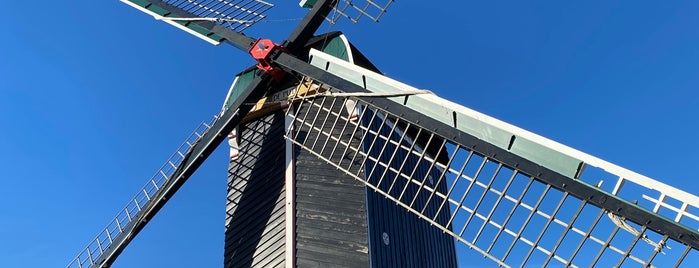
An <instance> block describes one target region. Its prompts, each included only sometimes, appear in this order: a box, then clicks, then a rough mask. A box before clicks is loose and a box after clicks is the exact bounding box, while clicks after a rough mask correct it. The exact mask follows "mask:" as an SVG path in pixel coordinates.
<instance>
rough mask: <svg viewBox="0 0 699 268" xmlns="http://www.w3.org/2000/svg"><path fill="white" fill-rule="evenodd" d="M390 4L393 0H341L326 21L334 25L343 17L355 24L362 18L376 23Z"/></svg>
mask: <svg viewBox="0 0 699 268" xmlns="http://www.w3.org/2000/svg"><path fill="white" fill-rule="evenodd" d="M392 3H393V0H361V1H357V0H341V1H338V3H337V5H336V6H335V9H334V12H331V13H330V15H329V17H328V20H329V21H330V22H331V23H333V24H334V23H335V22H337V20H338V19H340V18H342V17H345V18H347V19H349V20H350V21H352V22H354V23H357V22H358V21H359V19H361V18H362V17H367V18H369V19H371V20H373V21H375V22H378V21H379V19H380V18H381V16H383V14H384V13H386V9H388V6H390V5H391V4H392Z"/></svg>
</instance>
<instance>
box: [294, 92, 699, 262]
mask: <svg viewBox="0 0 699 268" xmlns="http://www.w3.org/2000/svg"><path fill="white" fill-rule="evenodd" d="M315 88H318V87H317V86H316V87H315ZM294 102H295V105H294V106H293V109H289V112H288V114H287V116H290V117H292V118H293V120H294V127H292V128H290V129H289V130H287V133H286V137H287V138H288V139H290V140H291V141H292V142H293V143H295V144H296V145H298V146H300V147H301V148H303V149H305V150H308V151H309V152H311V153H312V154H314V155H316V156H318V157H319V158H321V159H323V160H324V161H326V162H327V163H328V164H330V165H333V166H335V167H336V168H338V169H340V170H342V171H344V172H345V173H347V174H349V175H351V176H353V177H354V178H355V179H357V180H360V181H361V182H363V183H364V184H365V185H366V186H367V187H369V188H371V189H373V190H374V191H377V192H379V193H381V194H382V195H384V196H385V197H386V198H388V199H391V200H393V201H395V202H396V203H397V204H399V205H401V206H403V207H404V208H406V209H407V210H409V211H411V212H413V213H415V214H417V215H418V216H419V217H420V218H422V219H424V220H426V221H429V222H430V223H431V224H433V225H434V226H436V227H437V228H440V229H441V230H442V231H444V232H445V233H448V234H450V235H452V236H453V237H455V238H456V239H457V240H459V241H461V242H463V243H464V244H466V245H467V246H468V247H470V248H472V249H474V250H476V251H477V252H479V253H481V254H483V255H484V256H486V257H487V258H489V259H491V260H493V261H494V262H496V263H497V264H499V265H503V266H525V265H535V266H547V265H556V266H558V265H565V266H571V267H585V266H600V267H611V266H614V267H620V266H626V265H633V266H637V265H639V264H640V265H643V266H647V267H653V266H656V267H667V266H679V265H680V264H681V263H682V262H683V261H687V260H689V259H691V260H693V261H696V260H697V258H699V256H698V255H699V254H697V251H696V250H695V249H693V248H692V247H691V246H688V245H684V244H682V243H680V242H678V241H675V240H673V239H671V238H668V236H667V235H663V234H659V233H657V232H654V231H652V230H649V229H646V227H645V226H642V225H638V224H636V223H633V222H630V221H626V220H625V219H624V218H623V217H621V216H619V215H615V214H613V213H611V212H609V211H607V210H604V209H601V208H599V207H597V206H594V205H593V204H590V203H588V202H586V201H585V200H581V199H579V198H577V197H574V196H573V195H571V194H569V193H567V192H564V191H561V190H559V189H557V188H554V187H552V186H551V185H549V184H547V183H544V182H543V181H541V180H539V178H537V177H534V176H531V175H529V174H525V173H523V172H522V171H520V170H518V169H517V168H515V167H511V166H507V165H505V164H503V163H502V162H499V161H498V160H496V159H491V158H489V157H487V156H484V154H482V153H480V152H478V151H477V150H474V149H472V148H470V147H469V146H466V145H464V144H459V143H457V142H455V141H453V140H451V139H449V138H446V137H444V136H441V135H439V134H437V133H434V132H433V131H430V130H428V129H425V128H423V127H421V126H420V125H416V124H412V123H410V122H408V121H405V120H403V119H402V118H400V117H397V116H396V115H394V114H391V113H390V112H387V111H385V110H382V109H377V108H376V107H373V106H372V105H370V104H369V103H366V102H363V101H361V100H358V99H350V98H346V97H328V96H296V98H295V99H294ZM311 111H312V112H311ZM328 129H341V131H340V133H341V134H340V135H332V131H328ZM352 140H355V141H358V142H359V144H361V145H360V146H353V145H352V144H357V143H356V142H354V143H353V142H351V141H352ZM330 148H331V149H330ZM397 155H408V156H409V157H396V156H397ZM333 159H334V160H335V161H333ZM337 159H340V160H339V161H338V160H337ZM406 163H408V164H406ZM425 165H426V166H428V167H429V171H428V172H426V173H424V174H420V173H419V172H416V170H417V167H418V166H425ZM435 172H436V174H439V175H438V176H434V174H435ZM445 210H449V212H450V213H451V216H450V218H449V219H448V220H447V221H444V220H443V219H439V217H438V216H439V215H443V214H444V213H443V212H444V211H445ZM691 262H692V261H689V263H691Z"/></svg>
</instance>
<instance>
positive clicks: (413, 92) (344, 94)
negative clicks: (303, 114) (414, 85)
mask: <svg viewBox="0 0 699 268" xmlns="http://www.w3.org/2000/svg"><path fill="white" fill-rule="evenodd" d="M418 94H433V93H432V91H429V90H426V89H423V90H410V91H398V92H390V93H379V92H371V93H365V92H352V93H347V92H332V91H325V92H321V93H317V94H315V95H313V96H318V97H402V96H409V95H418Z"/></svg>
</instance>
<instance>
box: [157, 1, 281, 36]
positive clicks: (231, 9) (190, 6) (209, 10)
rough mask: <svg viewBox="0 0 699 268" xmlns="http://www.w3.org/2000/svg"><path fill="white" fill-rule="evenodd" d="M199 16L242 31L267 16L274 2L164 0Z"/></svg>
mask: <svg viewBox="0 0 699 268" xmlns="http://www.w3.org/2000/svg"><path fill="white" fill-rule="evenodd" d="M163 2H165V3H167V4H170V5H173V6H176V7H178V8H180V9H181V10H183V11H186V12H188V13H190V14H192V15H194V16H197V17H199V18H208V19H215V20H213V21H215V22H216V23H218V24H220V25H221V26H223V27H226V28H228V29H231V30H233V31H236V32H242V31H244V30H245V29H247V28H249V27H250V26H252V25H254V24H255V23H257V22H260V21H262V20H264V19H265V18H266V16H265V15H264V14H265V12H267V11H268V10H270V9H271V8H272V7H274V5H273V4H271V3H268V2H265V1H261V0H237V1H236V0H164V1H163Z"/></svg>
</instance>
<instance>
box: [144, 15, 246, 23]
mask: <svg viewBox="0 0 699 268" xmlns="http://www.w3.org/2000/svg"><path fill="white" fill-rule="evenodd" d="M153 17H154V18H155V19H156V20H174V21H213V22H235V23H240V24H245V23H253V22H255V21H253V20H239V19H224V18H176V17H163V16H160V15H153Z"/></svg>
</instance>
